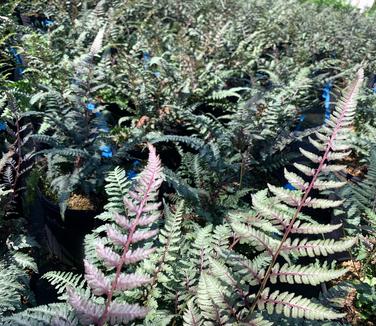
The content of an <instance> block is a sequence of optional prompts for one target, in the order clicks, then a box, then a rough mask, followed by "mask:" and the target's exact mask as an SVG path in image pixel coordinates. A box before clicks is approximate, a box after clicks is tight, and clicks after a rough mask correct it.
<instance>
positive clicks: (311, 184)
mask: <svg viewBox="0 0 376 326" xmlns="http://www.w3.org/2000/svg"><path fill="white" fill-rule="evenodd" d="M361 79H362V78H359V76H358V78H357V80H356V81H355V82H354V83H353V85H351V91H350V93H349V95H348V96H347V98H346V101H345V107H344V108H343V110H342V113H341V115H340V117H339V119H338V121H337V124H336V126H335V127H334V130H333V133H332V135H331V137H330V139H329V141H328V143H327V145H326V149H325V152H324V155H323V156H322V158H321V161H320V164H319V166H318V168H317V169H316V170H315V174H314V175H313V177H312V180H311V182H310V184H309V186H308V188H307V189H306V190H305V192H304V196H303V198H302V200H301V201H300V204H299V206H298V208H297V209H296V211H295V214H294V216H293V218H292V219H291V221H290V224H289V226H288V228H287V230H286V231H285V233H284V235H283V237H282V240H281V242H280V243H279V245H278V247H277V250H276V251H275V253H274V254H273V258H272V262H271V263H270V265H269V267H268V269H267V271H266V273H265V276H264V279H263V281H262V283H261V286H260V288H259V290H258V292H257V294H256V297H255V299H254V301H253V303H252V306H251V308H250V310H249V314H252V313H253V311H254V310H255V308H256V305H257V302H258V300H259V299H260V296H261V294H262V292H263V291H264V289H265V287H266V284H267V283H268V281H269V278H270V275H271V272H272V269H273V267H274V265H275V263H276V261H277V258H278V257H279V254H280V252H281V250H282V247H283V245H284V243H285V242H286V240H287V238H288V236H289V235H290V233H291V230H292V228H293V225H294V223H295V221H296V219H297V218H298V216H299V214H300V212H301V210H302V209H303V207H304V206H305V204H306V201H307V198H308V196H309V194H310V192H311V190H312V189H313V186H314V184H315V182H316V180H317V178H318V176H319V174H320V173H321V171H322V168H323V166H324V163H325V161H326V160H327V158H328V154H329V152H330V150H331V149H332V146H333V142H334V140H335V139H336V137H337V133H338V131H339V130H340V129H341V127H342V122H343V119H344V117H345V115H346V113H347V111H348V109H349V107H350V102H351V100H352V98H353V96H354V92H355V90H356V89H357V88H358V87H357V86H358V83H359V82H360V80H361Z"/></svg>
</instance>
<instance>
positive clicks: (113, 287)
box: [98, 171, 155, 326]
mask: <svg viewBox="0 0 376 326" xmlns="http://www.w3.org/2000/svg"><path fill="white" fill-rule="evenodd" d="M154 180H155V171H153V173H152V175H151V177H150V181H149V183H148V186H147V189H146V191H145V194H144V197H143V199H142V201H141V202H140V204H139V207H138V209H137V213H136V217H135V219H134V221H133V223H132V226H131V228H130V231H129V234H128V238H127V242H126V243H125V245H124V249H123V254H122V256H121V258H120V261H119V264H118V265H117V267H116V274H115V278H114V280H113V281H112V284H111V289H110V291H109V293H108V295H107V300H106V305H105V309H104V312H103V314H102V317H101V318H100V320H99V322H98V326H103V325H104V323H105V322H106V320H107V316H108V312H109V309H110V305H111V302H112V297H113V295H114V292H115V290H116V286H117V283H118V280H119V277H120V273H121V270H122V268H123V266H124V264H125V260H126V256H127V253H128V250H129V246H130V244H131V242H132V238H133V234H134V232H135V231H136V227H137V225H138V222H139V220H140V218H141V215H142V213H143V209H144V207H145V205H146V203H147V200H148V197H149V193H150V191H151V188H152V186H153V184H154Z"/></svg>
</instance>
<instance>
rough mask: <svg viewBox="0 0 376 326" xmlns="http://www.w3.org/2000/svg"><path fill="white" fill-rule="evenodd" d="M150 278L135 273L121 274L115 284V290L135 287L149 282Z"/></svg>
mask: <svg viewBox="0 0 376 326" xmlns="http://www.w3.org/2000/svg"><path fill="white" fill-rule="evenodd" d="M151 280H152V279H151V278H150V277H148V276H144V275H137V274H121V275H120V276H119V279H118V283H117V285H116V290H118V291H125V290H131V289H134V288H137V287H139V286H141V285H144V284H147V283H150V282H151Z"/></svg>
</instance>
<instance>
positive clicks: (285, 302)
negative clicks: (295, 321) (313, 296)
mask: <svg viewBox="0 0 376 326" xmlns="http://www.w3.org/2000/svg"><path fill="white" fill-rule="evenodd" d="M269 292H270V289H269V288H265V290H264V291H263V293H262V294H261V297H260V300H259V301H258V302H257V305H258V308H259V309H260V310H263V309H264V308H266V310H267V311H268V313H269V314H272V313H273V312H276V313H277V314H281V313H283V314H284V315H285V316H286V317H290V316H291V317H293V318H307V319H312V320H324V319H338V318H341V317H343V316H345V314H340V313H336V312H333V311H332V310H331V309H329V308H327V307H325V306H322V305H319V304H317V303H314V302H312V301H311V300H309V299H306V298H303V297H302V296H300V295H299V296H295V294H294V293H288V292H282V293H280V292H279V291H275V292H273V293H271V294H269Z"/></svg>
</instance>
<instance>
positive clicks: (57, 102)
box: [32, 27, 114, 216]
mask: <svg viewBox="0 0 376 326" xmlns="http://www.w3.org/2000/svg"><path fill="white" fill-rule="evenodd" d="M104 33H105V29H104V27H103V28H101V29H100V30H99V32H98V33H97V36H96V38H95V39H94V41H93V43H92V45H91V47H90V50H89V51H88V53H86V54H84V55H82V56H81V57H80V58H78V59H77V60H76V61H75V63H74V66H75V69H76V70H75V73H74V79H73V81H72V84H71V85H70V87H69V88H68V89H65V90H64V91H63V93H62V94H61V93H60V92H58V91H56V90H54V89H50V88H47V90H46V91H42V92H40V93H38V94H36V95H35V96H34V97H33V98H32V103H39V104H43V106H44V109H45V114H44V120H43V123H42V125H41V127H40V129H39V132H38V134H37V135H34V136H33V138H34V139H35V140H37V141H39V142H40V143H44V144H46V145H48V146H49V148H48V149H45V150H42V151H40V152H39V153H38V154H43V155H44V156H45V158H46V159H47V164H46V166H47V177H48V181H50V185H51V188H52V190H53V191H54V192H55V193H56V194H57V195H58V197H59V205H60V211H61V214H62V216H63V215H64V212H65V210H66V207H67V200H68V199H69V197H70V194H71V193H72V192H73V191H79V192H82V193H83V194H85V195H92V194H97V193H98V192H100V191H101V188H102V187H103V186H104V174H105V173H106V171H108V170H109V169H110V168H111V167H112V159H113V156H114V153H113V148H111V143H110V139H109V135H108V134H109V131H110V130H109V127H108V125H107V123H106V121H105V119H104V117H103V112H101V111H102V109H103V106H101V105H98V104H97V103H95V102H94V99H93V98H94V97H95V90H98V89H99V88H101V87H104V86H103V84H102V81H103V78H104V76H103V73H102V72H101V70H100V69H96V64H95V63H96V59H97V55H98V54H99V53H100V51H101V50H102V43H103V38H104Z"/></svg>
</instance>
